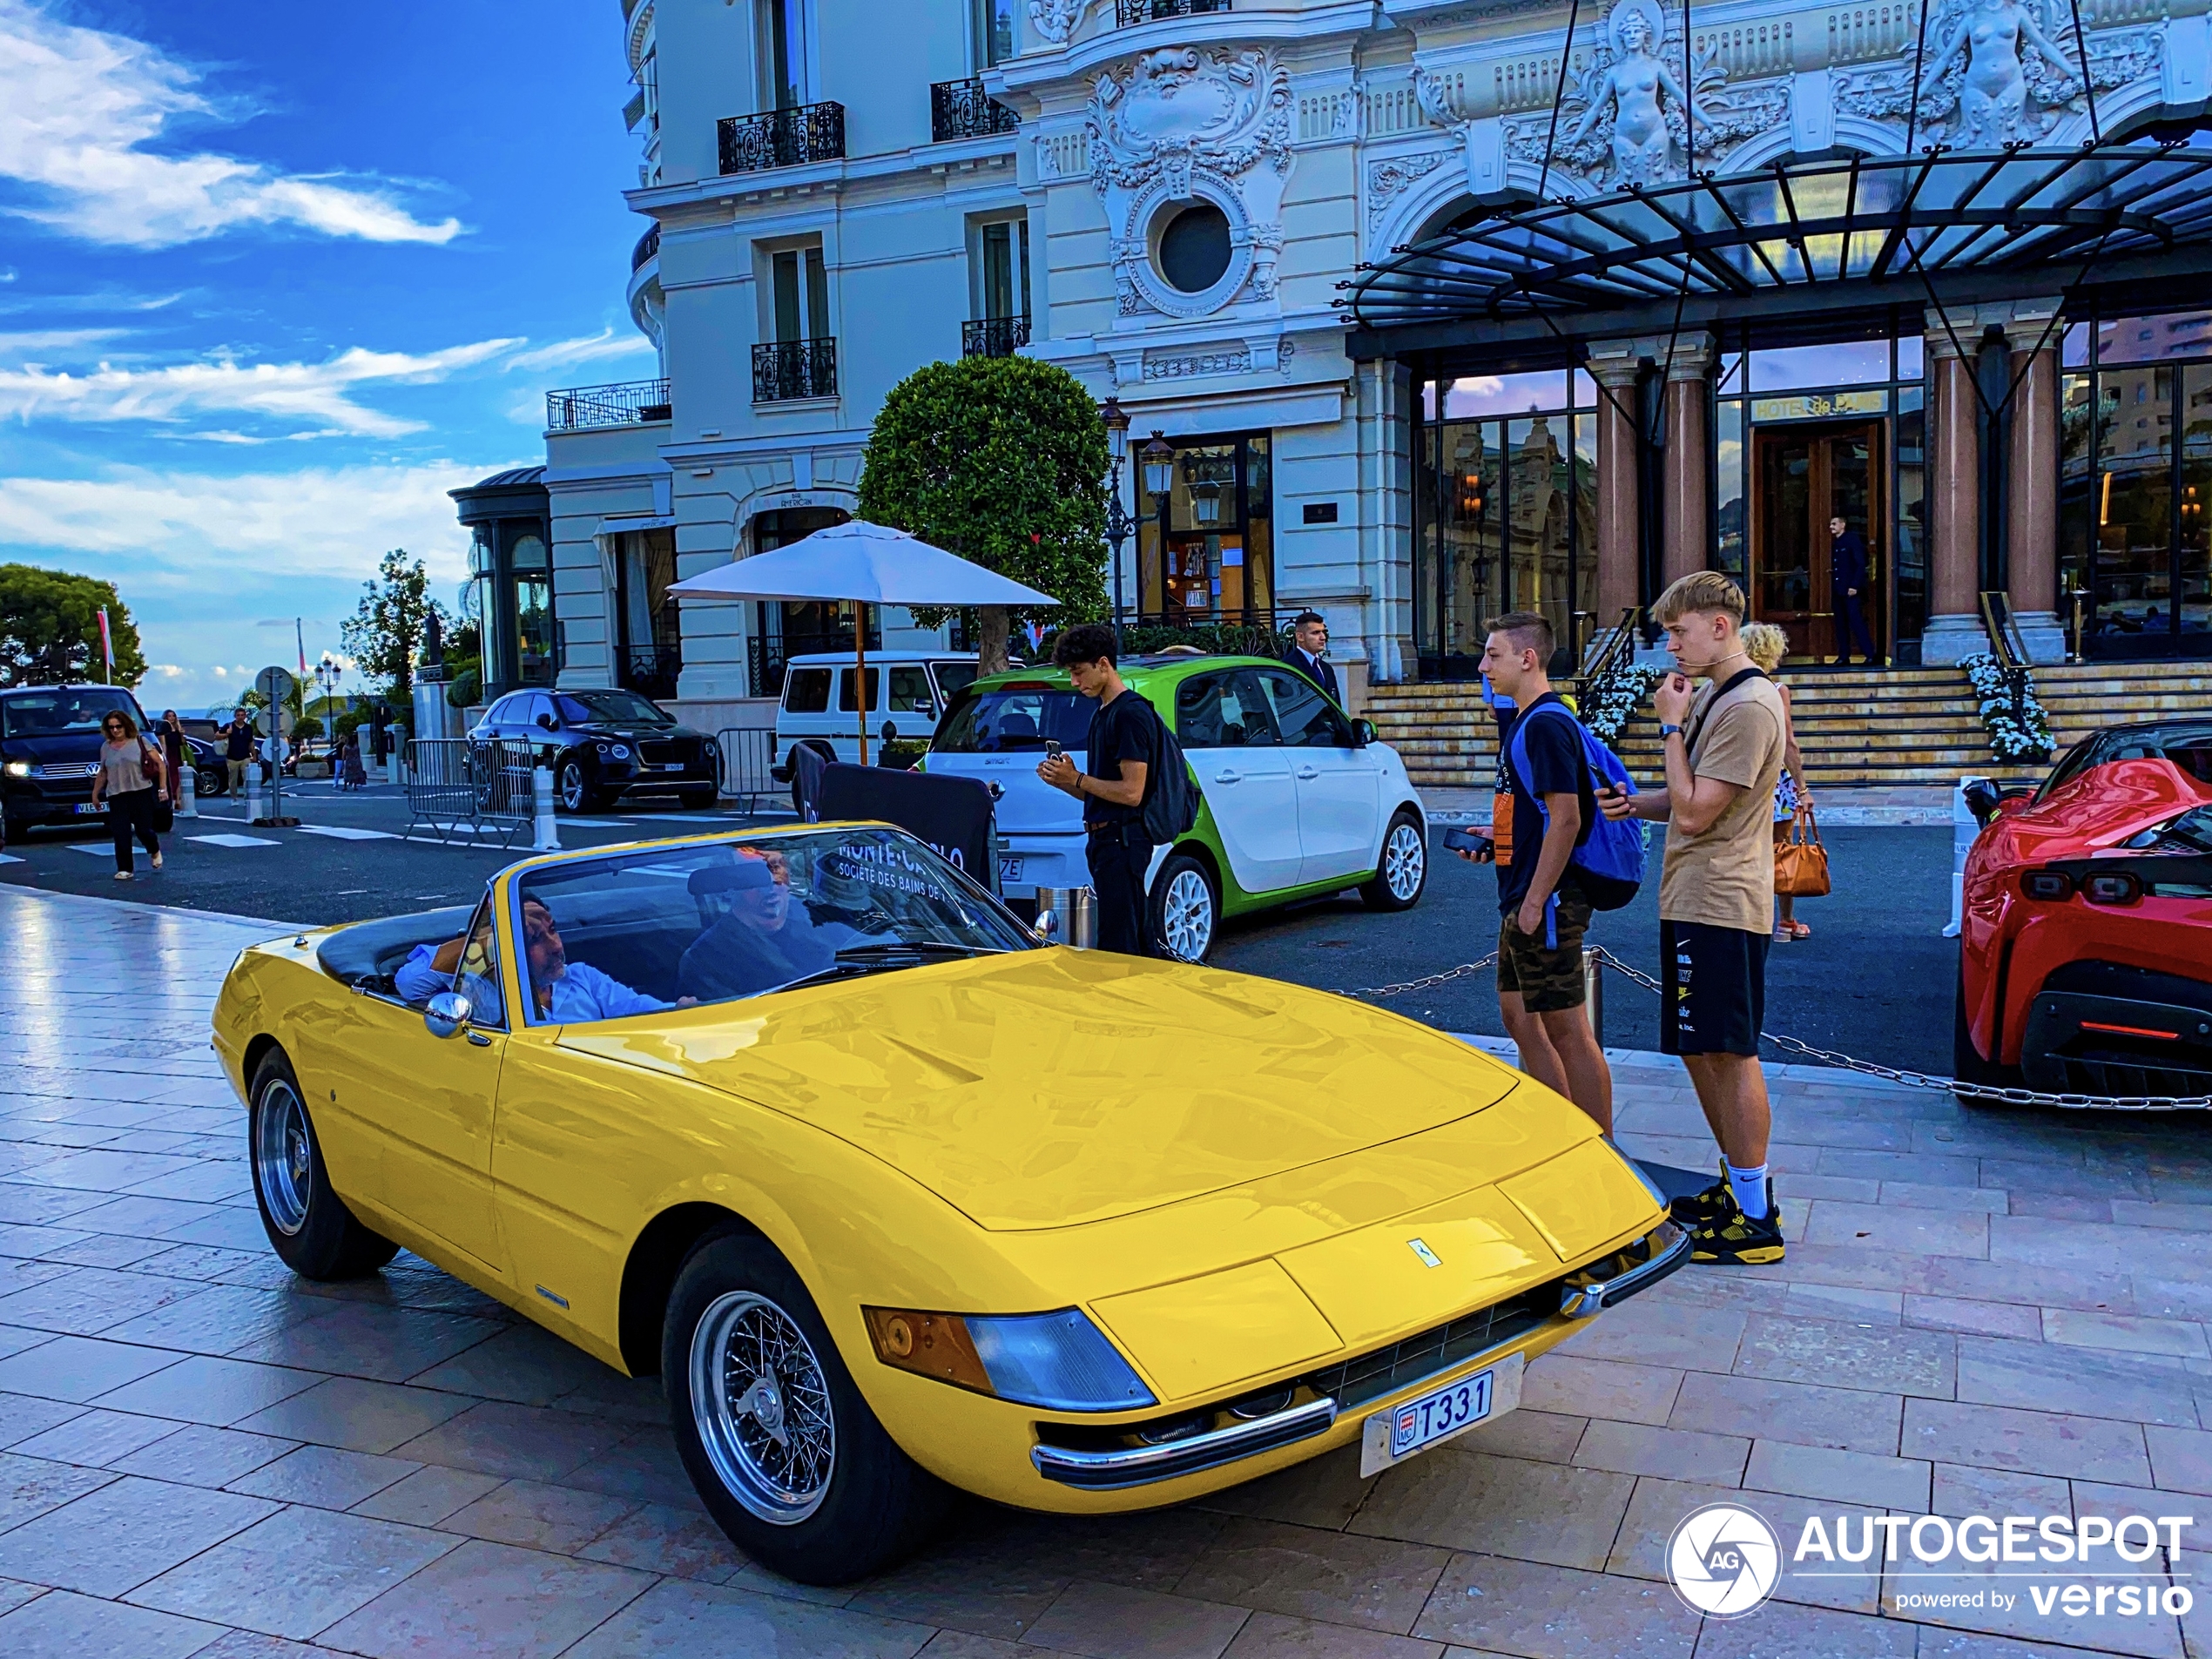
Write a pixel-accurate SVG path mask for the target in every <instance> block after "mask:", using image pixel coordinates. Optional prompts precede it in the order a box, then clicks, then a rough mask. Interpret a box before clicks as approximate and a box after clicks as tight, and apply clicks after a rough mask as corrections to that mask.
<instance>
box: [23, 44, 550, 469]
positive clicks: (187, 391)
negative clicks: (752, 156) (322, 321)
mask: <svg viewBox="0 0 2212 1659" xmlns="http://www.w3.org/2000/svg"><path fill="white" fill-rule="evenodd" d="M0 3H4V0H0ZM522 343H523V341H520V340H519V339H516V340H483V341H475V343H474V344H471V345H467V346H449V347H446V348H445V349H444V350H443V351H435V352H422V353H411V352H375V351H368V350H364V349H363V348H362V347H358V346H356V347H354V348H353V349H351V350H349V351H343V352H341V353H339V354H338V355H337V356H335V357H333V358H331V359H330V360H329V361H327V362H321V363H251V364H242V363H237V362H233V361H229V360H227V359H217V360H215V361H205V362H192V363H173V364H170V365H168V366H166V367H164V368H135V369H134V368H112V367H110V366H108V365H105V364H103V365H102V366H101V367H100V368H98V369H97V370H95V371H93V372H92V373H90V374H67V373H65V372H55V373H48V372H46V371H45V370H43V369H37V368H25V369H13V370H0V415H17V416H20V417H21V418H23V419H24V420H29V419H30V418H31V417H33V416H34V415H45V416H50V417H52V418H55V419H58V420H64V421H182V420H185V419H188V418H190V417H192V416H196V415H215V414H224V415H239V414H244V415H260V416H263V417H264V418H266V419H270V420H276V421H312V422H314V424H315V426H316V427H317V428H318V429H319V430H320V431H324V432H332V433H347V434H354V435H361V436H366V437H380V438H388V437H396V436H398V435H401V434H402V433H407V432H415V431H419V430H421V427H422V424H423V423H422V422H421V421H405V420H401V419H400V418H399V417H397V416H395V415H385V414H382V413H381V412H380V411H378V410H375V409H370V408H363V407H362V406H361V404H358V403H356V402H354V401H353V399H352V397H351V396H350V395H349V393H350V392H351V390H352V388H355V387H359V386H366V385H371V384H376V383H380V382H381V383H385V384H397V385H421V384H424V383H426V382H429V381H442V380H444V379H445V378H447V377H448V375H450V374H453V373H454V372H455V370H458V369H462V368H473V367H475V365H477V364H479V363H483V362H487V361H490V360H491V359H494V358H496V357H499V356H501V355H502V354H505V353H507V352H509V351H511V350H513V349H514V348H515V347H517V346H519V345H521V344H522ZM215 441H216V442H240V441H242V435H238V434H231V435H226V436H225V437H223V438H219V439H216V440H215ZM244 441H249V442H250V440H244Z"/></svg>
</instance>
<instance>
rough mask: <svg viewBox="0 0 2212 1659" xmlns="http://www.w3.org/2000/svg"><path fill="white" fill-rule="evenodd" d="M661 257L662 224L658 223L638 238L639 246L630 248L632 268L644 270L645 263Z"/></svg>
mask: <svg viewBox="0 0 2212 1659" xmlns="http://www.w3.org/2000/svg"><path fill="white" fill-rule="evenodd" d="M659 257H660V226H658V225H656V226H653V227H652V229H651V230H649V231H647V232H646V233H644V235H643V236H641V237H639V238H638V239H637V246H636V247H633V248H631V250H630V268H631V270H633V271H638V270H643V269H644V266H645V265H646V264H647V263H648V262H649V261H651V260H657V259H658V258H659Z"/></svg>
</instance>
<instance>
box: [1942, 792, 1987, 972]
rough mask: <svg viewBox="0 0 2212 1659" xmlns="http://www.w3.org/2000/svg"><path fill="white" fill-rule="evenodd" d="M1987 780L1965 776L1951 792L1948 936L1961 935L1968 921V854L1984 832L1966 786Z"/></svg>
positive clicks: (1944, 934) (1946, 936)
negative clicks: (1960, 932) (1949, 921)
mask: <svg viewBox="0 0 2212 1659" xmlns="http://www.w3.org/2000/svg"><path fill="white" fill-rule="evenodd" d="M1985 781H1986V779H1980V778H1961V779H1959V783H1958V786H1957V787H1955V788H1954V789H1952V792H1951V924H1950V926H1948V927H1946V928H1945V929H1944V930H1943V936H1944V937H1945V938H1946V939H1956V938H1958V936H1959V928H1960V927H1963V926H1965V924H1966V855H1967V854H1968V853H1971V852H1973V850H1974V840H1975V838H1976V837H1978V836H1979V835H1980V833H1981V825H1980V823H1979V821H1977V820H1976V819H1975V817H1974V809H1973V807H1971V806H1968V805H1966V786H1967V785H1968V784H1975V783H1982V782H1985Z"/></svg>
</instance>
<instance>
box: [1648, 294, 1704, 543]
mask: <svg viewBox="0 0 2212 1659" xmlns="http://www.w3.org/2000/svg"><path fill="white" fill-rule="evenodd" d="M1663 349H1664V347H1662V350H1663ZM1712 368H1713V339H1712V336H1711V335H1710V334H1687V335H1684V336H1683V338H1682V339H1680V340H1678V341H1676V342H1675V348H1674V351H1673V352H1672V353H1671V354H1669V358H1668V361H1667V450H1666V468H1665V473H1664V476H1665V480H1666V514H1665V518H1664V526H1665V530H1666V542H1665V545H1664V548H1663V550H1662V552H1661V554H1660V579H1661V580H1662V582H1672V581H1674V580H1675V579H1676V577H1685V576H1688V575H1689V574H1690V572H1691V571H1693V570H1703V569H1704V568H1705V567H1706V566H1707V565H1708V564H1709V563H1711V556H1712V546H1713V518H1712V489H1711V488H1710V471H1711V467H1712V460H1713V457H1712V435H1711V432H1710V421H1708V419H1707V415H1706V409H1707V405H1708V402H1709V401H1710V396H1711V393H1710V381H1709V376H1710V374H1711V373H1712Z"/></svg>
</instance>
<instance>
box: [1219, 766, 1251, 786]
mask: <svg viewBox="0 0 2212 1659" xmlns="http://www.w3.org/2000/svg"><path fill="white" fill-rule="evenodd" d="M1213 780H1214V782H1216V783H1217V784H1241V783H1243V782H1244V773H1243V772H1231V771H1229V770H1228V769H1227V768H1226V767H1224V768H1223V769H1222V770H1221V771H1219V772H1216V773H1214V775H1213Z"/></svg>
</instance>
